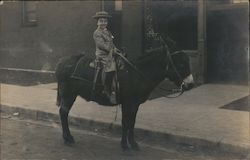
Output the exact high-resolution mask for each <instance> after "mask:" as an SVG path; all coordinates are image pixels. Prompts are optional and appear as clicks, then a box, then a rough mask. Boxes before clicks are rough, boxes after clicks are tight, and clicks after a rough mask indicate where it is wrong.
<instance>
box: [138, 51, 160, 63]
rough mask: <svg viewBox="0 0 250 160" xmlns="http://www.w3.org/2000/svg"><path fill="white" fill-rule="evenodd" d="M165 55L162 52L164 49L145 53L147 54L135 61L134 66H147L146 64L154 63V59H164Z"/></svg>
mask: <svg viewBox="0 0 250 160" xmlns="http://www.w3.org/2000/svg"><path fill="white" fill-rule="evenodd" d="M163 54H164V52H163V51H162V48H158V49H155V50H153V51H148V52H145V54H143V55H141V56H140V57H138V58H137V59H136V60H135V61H134V64H135V65H143V64H146V63H148V62H150V61H152V59H155V58H158V57H161V58H162V55H163Z"/></svg>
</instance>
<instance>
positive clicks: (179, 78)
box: [166, 51, 194, 90]
mask: <svg viewBox="0 0 250 160" xmlns="http://www.w3.org/2000/svg"><path fill="white" fill-rule="evenodd" d="M189 63H190V61H189V56H188V55H187V54H186V53H184V52H182V51H177V52H174V53H172V54H171V53H168V54H167V66H166V76H167V77H168V78H169V79H170V80H171V81H172V82H174V83H175V84H176V85H177V86H181V87H182V88H183V89H184V90H189V89H191V88H193V86H194V80H193V76H192V74H191V69H190V64H189Z"/></svg>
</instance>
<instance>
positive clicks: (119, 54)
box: [116, 36, 184, 98]
mask: <svg viewBox="0 0 250 160" xmlns="http://www.w3.org/2000/svg"><path fill="white" fill-rule="evenodd" d="M159 38H160V40H161V42H162V44H163V45H164V47H165V48H166V50H167V51H166V52H167V58H168V60H169V62H170V64H171V66H172V67H173V69H174V71H175V73H176V74H177V76H178V78H179V79H180V80H182V77H181V75H180V73H179V72H178V71H177V69H176V66H175V64H174V62H173V59H172V57H171V56H172V55H175V54H178V53H179V52H178V51H176V52H174V53H172V54H170V53H169V47H168V45H167V44H166V42H165V41H164V40H163V39H162V37H161V36H160V37H159ZM116 55H118V56H119V57H121V58H122V59H123V60H124V61H125V62H126V63H127V64H129V66H130V67H131V68H133V69H134V70H135V71H136V72H137V73H138V74H139V75H140V76H141V77H142V78H144V80H146V79H147V77H146V76H145V75H144V74H143V73H142V72H141V71H140V70H139V69H138V68H137V67H136V66H135V65H134V64H132V63H131V62H130V61H129V60H128V59H127V58H126V57H125V56H123V55H122V54H121V53H116ZM168 67H169V64H167V66H166V69H167V70H168ZM183 85H184V82H182V84H181V86H180V88H178V89H172V90H166V89H163V88H160V87H158V88H159V89H161V90H164V91H168V92H169V91H170V92H172V93H177V92H179V94H178V95H176V96H166V95H161V96H164V97H166V98H177V97H179V96H181V95H182V94H183V93H184V89H183Z"/></svg>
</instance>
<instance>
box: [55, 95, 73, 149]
mask: <svg viewBox="0 0 250 160" xmlns="http://www.w3.org/2000/svg"><path fill="white" fill-rule="evenodd" d="M74 101H75V97H72V98H70V99H68V98H67V99H66V100H65V99H64V98H62V99H61V105H60V109H59V113H60V119H61V124H62V131H63V139H64V143H65V144H66V145H70V144H74V143H75V140H74V138H73V136H72V135H71V133H70V130H69V124H68V115H69V111H70V109H71V107H72V105H73V103H74Z"/></svg>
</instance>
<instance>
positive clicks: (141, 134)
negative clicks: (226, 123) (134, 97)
mask: <svg viewBox="0 0 250 160" xmlns="http://www.w3.org/2000/svg"><path fill="white" fill-rule="evenodd" d="M17 112H18V113H19V115H18V116H19V117H20V118H25V119H31V120H41V121H47V122H55V123H60V117H59V114H55V113H48V112H44V111H39V110H31V109H24V108H21V107H16V106H8V105H1V113H6V114H11V115H13V113H17ZM69 124H70V125H72V126H75V127H77V128H79V129H87V130H91V131H92V130H93V131H96V130H99V131H108V132H110V133H111V134H112V135H113V134H116V135H117V134H119V136H120V135H121V130H122V129H121V125H117V124H113V123H106V122H100V121H93V120H90V119H86V118H79V117H72V116H71V117H69ZM135 133H136V134H135V136H136V139H137V140H138V142H139V143H145V144H149V145H150V144H153V145H157V146H160V147H163V148H166V146H178V145H181V146H185V147H187V148H189V149H191V150H208V151H215V152H225V153H229V152H230V153H236V154H248V153H249V151H250V148H248V147H242V146H236V145H232V144H227V143H221V142H213V141H209V140H205V139H200V138H196V137H188V136H181V135H174V134H169V133H162V132H157V131H151V130H146V129H141V128H135Z"/></svg>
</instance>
